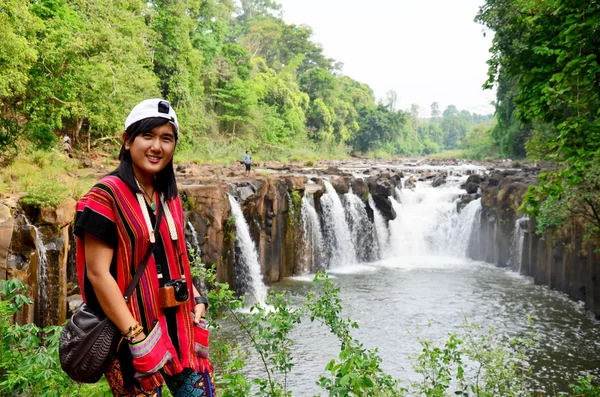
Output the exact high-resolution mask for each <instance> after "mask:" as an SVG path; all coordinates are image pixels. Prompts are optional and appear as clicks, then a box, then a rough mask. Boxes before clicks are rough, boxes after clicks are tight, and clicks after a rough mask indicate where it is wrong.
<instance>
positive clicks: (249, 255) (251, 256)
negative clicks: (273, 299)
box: [228, 195, 267, 304]
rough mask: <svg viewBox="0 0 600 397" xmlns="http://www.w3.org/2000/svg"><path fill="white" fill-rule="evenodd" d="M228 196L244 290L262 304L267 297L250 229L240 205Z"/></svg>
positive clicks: (237, 259) (237, 260)
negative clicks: (245, 288) (233, 220)
mask: <svg viewBox="0 0 600 397" xmlns="http://www.w3.org/2000/svg"><path fill="white" fill-rule="evenodd" d="M228 197H229V203H230V204H231V213H232V214H233V216H234V218H235V243H236V245H237V247H238V248H239V252H240V255H239V257H238V258H236V262H237V263H239V265H240V267H241V269H243V271H244V273H243V276H242V277H243V282H244V284H245V285H246V287H247V288H248V289H247V291H245V292H246V293H247V294H249V295H251V296H253V297H254V301H255V302H257V303H260V304H264V302H265V299H266V298H267V287H266V286H265V284H264V283H263V277H262V273H261V266H260V262H259V261H258V253H257V252H256V246H255V245H254V241H252V237H250V229H249V228H248V224H247V223H246V219H245V218H244V214H243V213H242V209H241V207H240V205H239V204H238V202H237V201H236V200H235V198H233V197H232V196H231V195H228Z"/></svg>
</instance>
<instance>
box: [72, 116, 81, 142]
mask: <svg viewBox="0 0 600 397" xmlns="http://www.w3.org/2000/svg"><path fill="white" fill-rule="evenodd" d="M82 126H83V118H80V119H78V120H77V124H76V125H75V129H74V130H73V140H74V141H75V142H78V141H79V131H81V127H82Z"/></svg>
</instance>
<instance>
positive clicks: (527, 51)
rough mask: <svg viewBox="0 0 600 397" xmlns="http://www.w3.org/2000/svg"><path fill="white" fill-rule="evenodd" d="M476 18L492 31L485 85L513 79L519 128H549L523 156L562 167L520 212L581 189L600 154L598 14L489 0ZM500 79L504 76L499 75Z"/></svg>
mask: <svg viewBox="0 0 600 397" xmlns="http://www.w3.org/2000/svg"><path fill="white" fill-rule="evenodd" d="M476 20H477V21H479V22H481V23H482V24H484V25H485V26H486V27H488V28H489V29H491V30H493V31H494V39H493V45H492V48H491V58H490V60H489V61H488V63H489V65H490V69H489V72H488V75H489V79H488V82H487V83H486V86H487V87H491V86H492V85H493V84H494V83H496V82H498V81H499V80H501V79H504V78H506V79H507V80H509V81H510V79H518V82H517V87H518V91H517V95H516V97H515V98H514V103H515V111H516V115H517V117H518V119H519V121H521V122H523V123H525V124H530V125H533V124H536V123H539V124H542V125H543V124H548V125H550V126H551V127H552V129H553V130H554V131H555V135H554V136H552V135H549V134H545V133H538V132H535V134H534V138H533V139H532V140H531V142H530V147H529V149H528V150H530V151H535V152H536V153H538V154H541V155H543V156H544V158H545V159H548V160H553V161H556V162H558V163H560V164H562V165H563V166H562V167H561V168H560V169H559V170H556V171H552V172H550V174H549V175H543V176H542V178H541V183H540V187H532V188H530V194H528V195H527V197H526V205H525V209H526V210H528V211H529V212H531V213H534V214H535V213H536V212H537V210H538V209H539V203H540V202H541V200H542V198H543V197H545V196H550V197H560V196H561V195H562V194H563V192H565V190H569V189H571V188H572V187H574V186H576V185H577V184H579V183H581V182H582V181H583V179H584V178H585V174H586V172H587V171H588V170H589V169H590V168H592V167H594V164H595V163H597V162H598V157H599V153H600V117H599V116H598V115H599V114H600V96H599V95H598V92H600V65H599V64H598V51H597V49H598V47H599V46H600V37H599V35H598V26H599V25H600V9H599V8H598V7H596V5H595V4H594V3H590V2H588V1H582V0H557V1H552V2H537V1H533V0H523V1H519V2H505V1H500V0H487V1H486V3H485V4H484V5H483V6H482V7H481V9H480V11H479V13H478V15H477V17H476ZM501 73H502V75H501Z"/></svg>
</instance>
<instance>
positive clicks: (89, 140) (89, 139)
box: [87, 123, 92, 153]
mask: <svg viewBox="0 0 600 397" xmlns="http://www.w3.org/2000/svg"><path fill="white" fill-rule="evenodd" d="M91 136H92V126H90V124H89V123H88V137H87V138H88V140H87V151H88V153H89V152H90V146H91V140H92V139H91Z"/></svg>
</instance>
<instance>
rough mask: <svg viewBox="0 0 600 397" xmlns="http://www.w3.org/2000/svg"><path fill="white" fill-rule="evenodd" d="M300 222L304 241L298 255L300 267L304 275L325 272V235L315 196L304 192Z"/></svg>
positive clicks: (301, 242)
mask: <svg viewBox="0 0 600 397" xmlns="http://www.w3.org/2000/svg"><path fill="white" fill-rule="evenodd" d="M300 215H301V217H300V222H301V223H302V224H301V226H302V240H301V241H300V250H299V255H298V261H299V263H298V265H299V266H298V267H299V268H300V269H301V271H302V272H303V273H306V272H309V271H311V269H312V271H313V272H315V271H317V270H323V263H322V257H323V234H322V232H321V224H320V223H319V215H318V214H317V211H316V210H315V206H314V196H313V195H312V194H310V195H309V193H308V192H304V196H303V197H302V206H301V208H300Z"/></svg>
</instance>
